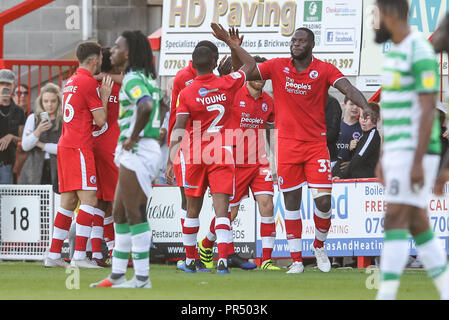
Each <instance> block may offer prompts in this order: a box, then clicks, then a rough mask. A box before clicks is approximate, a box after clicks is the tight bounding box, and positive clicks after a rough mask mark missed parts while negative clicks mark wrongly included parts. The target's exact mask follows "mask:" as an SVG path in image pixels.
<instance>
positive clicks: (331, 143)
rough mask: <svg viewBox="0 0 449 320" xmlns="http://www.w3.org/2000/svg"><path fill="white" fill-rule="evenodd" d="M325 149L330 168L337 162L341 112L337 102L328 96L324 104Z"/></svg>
mask: <svg viewBox="0 0 449 320" xmlns="http://www.w3.org/2000/svg"><path fill="white" fill-rule="evenodd" d="M325 112H326V126H327V148H328V149H329V155H330V158H331V167H332V168H333V167H334V165H335V163H336V162H337V156H338V149H337V141H338V138H339V136H340V123H341V116H342V110H341V106H340V103H339V102H338V100H337V99H336V98H335V97H333V96H331V95H329V96H328V97H327V102H326V111H325Z"/></svg>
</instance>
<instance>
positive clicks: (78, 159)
mask: <svg viewBox="0 0 449 320" xmlns="http://www.w3.org/2000/svg"><path fill="white" fill-rule="evenodd" d="M57 159H58V180H59V192H61V193H62V192H72V191H77V190H93V191H96V190H97V176H96V171H95V160H94V153H93V152H92V150H90V149H83V148H81V149H80V148H66V147H59V146H58V155H57Z"/></svg>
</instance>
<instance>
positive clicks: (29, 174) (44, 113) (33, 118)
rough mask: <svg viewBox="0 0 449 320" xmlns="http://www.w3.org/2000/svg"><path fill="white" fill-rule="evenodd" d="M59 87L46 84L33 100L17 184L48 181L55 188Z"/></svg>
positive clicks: (60, 101) (60, 107)
mask: <svg viewBox="0 0 449 320" xmlns="http://www.w3.org/2000/svg"><path fill="white" fill-rule="evenodd" d="M61 99H62V98H61V90H60V88H59V87H58V86H57V85H55V84H53V83H48V84H46V85H45V86H44V87H43V88H42V90H41V93H40V95H39V97H38V98H37V100H36V106H35V112H34V113H32V114H30V115H29V116H28V118H27V121H26V123H25V128H24V130H23V135H22V148H23V150H24V151H28V157H27V159H26V161H25V164H24V165H23V168H22V171H21V173H20V176H19V181H18V182H19V184H51V185H52V186H53V190H54V191H55V192H58V167H57V159H56V153H57V150H58V141H59V137H60V136H61V132H62V100H61Z"/></svg>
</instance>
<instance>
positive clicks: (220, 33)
mask: <svg viewBox="0 0 449 320" xmlns="http://www.w3.org/2000/svg"><path fill="white" fill-rule="evenodd" d="M210 26H211V28H212V31H213V32H212V34H213V36H214V37H215V38H217V39H218V40H221V41H223V42H225V43H228V41H229V40H231V36H230V35H229V32H227V31H226V29H225V28H223V26H222V25H221V24H217V23H215V22H212V23H211V24H210Z"/></svg>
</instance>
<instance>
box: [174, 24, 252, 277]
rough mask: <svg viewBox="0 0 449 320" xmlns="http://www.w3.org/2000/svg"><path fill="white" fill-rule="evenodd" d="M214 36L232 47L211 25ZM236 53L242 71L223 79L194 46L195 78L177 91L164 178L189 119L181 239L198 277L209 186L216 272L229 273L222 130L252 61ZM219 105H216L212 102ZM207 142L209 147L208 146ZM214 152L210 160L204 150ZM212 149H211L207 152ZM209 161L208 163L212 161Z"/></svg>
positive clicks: (228, 179) (228, 177) (227, 169)
mask: <svg viewBox="0 0 449 320" xmlns="http://www.w3.org/2000/svg"><path fill="white" fill-rule="evenodd" d="M212 29H213V30H214V36H215V37H216V38H217V39H219V40H222V41H224V42H225V43H226V44H228V45H229V46H230V47H234V46H235V44H234V43H233V42H232V41H231V39H230V36H229V34H228V32H227V31H226V30H224V29H223V28H222V27H221V26H218V25H216V24H212ZM235 50H236V51H237V54H238V55H239V56H240V58H241V60H242V61H243V62H244V64H243V66H242V68H241V69H240V70H239V71H238V72H235V73H232V74H231V75H228V76H224V77H221V78H218V77H216V76H215V75H214V74H213V73H212V72H213V69H214V61H215V60H214V57H213V53H212V51H211V50H210V49H209V48H206V47H198V48H196V49H195V51H194V52H193V55H192V60H193V66H194V68H195V69H196V70H197V74H198V76H197V77H196V78H195V80H194V82H193V83H192V84H191V85H189V86H188V87H187V88H185V89H184V90H183V91H181V93H180V95H179V98H178V101H179V105H178V107H177V112H176V113H177V117H176V123H175V125H174V129H173V133H172V135H171V143H170V151H169V161H168V164H167V174H166V175H167V177H169V178H173V158H174V156H175V155H176V154H177V151H178V149H179V146H180V143H181V140H182V138H183V136H184V129H185V127H186V124H187V121H188V120H189V119H190V121H191V122H192V126H190V128H189V136H190V152H189V154H187V155H186V157H187V160H188V163H187V164H186V170H185V175H184V176H183V185H184V187H185V194H186V197H187V215H186V219H185V221H184V226H183V240H184V247H185V248H186V267H185V269H184V270H185V271H186V272H189V273H191V272H196V268H195V251H196V243H197V234H198V230H199V219H198V216H199V213H200V211H201V207H202V203H203V197H204V193H205V192H206V189H207V187H208V186H209V187H210V192H211V194H212V198H213V203H214V210H215V214H216V223H215V229H216V231H217V244H218V258H219V260H218V267H217V272H218V273H228V272H229V269H228V266H227V253H228V246H229V243H230V241H231V237H232V233H231V228H230V220H229V217H228V207H229V197H230V196H232V195H233V193H234V160H233V156H232V147H231V145H226V139H225V137H224V134H225V130H226V129H227V128H229V125H230V123H229V122H230V117H231V112H232V111H231V104H232V99H233V97H234V94H235V93H236V92H237V90H239V89H240V88H241V87H242V86H243V85H244V84H245V77H246V73H247V72H250V71H252V69H253V68H254V67H255V65H256V62H255V61H254V59H253V58H252V57H251V56H250V55H249V54H248V53H247V52H246V51H244V50H243V49H241V48H235ZM217 101H220V103H215V102H217ZM198 126H199V127H200V131H201V132H200V134H201V137H202V139H201V150H198V149H194V148H193V144H194V143H193V139H194V135H197V133H198V132H194V131H195V130H198V129H195V128H196V127H198ZM209 141H210V142H209ZM210 147H212V148H213V150H214V155H213V159H206V156H208V155H207V154H206V153H205V152H203V150H205V149H206V148H208V149H209V148H210ZM209 150H210V149H209ZM197 153H200V156H201V160H200V161H199V163H198V161H195V160H194V158H196V157H195V156H196V154H197ZM210 160H212V161H210Z"/></svg>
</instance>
